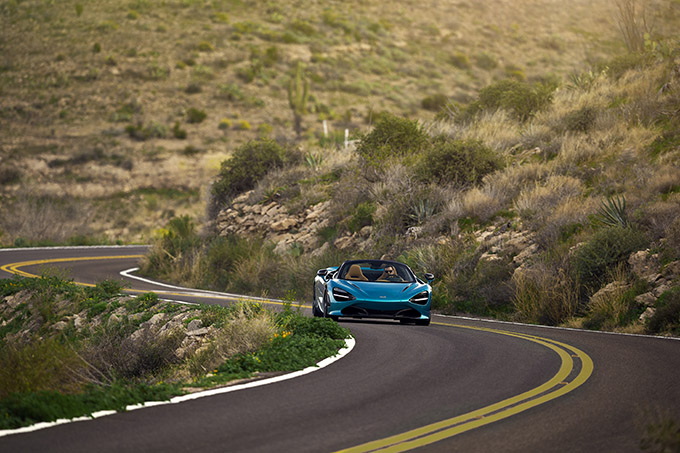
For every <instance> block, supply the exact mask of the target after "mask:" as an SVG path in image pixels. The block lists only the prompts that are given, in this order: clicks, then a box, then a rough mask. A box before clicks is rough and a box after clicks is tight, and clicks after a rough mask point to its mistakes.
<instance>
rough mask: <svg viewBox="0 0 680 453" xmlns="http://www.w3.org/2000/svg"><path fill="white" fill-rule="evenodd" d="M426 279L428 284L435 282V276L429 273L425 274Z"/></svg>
mask: <svg viewBox="0 0 680 453" xmlns="http://www.w3.org/2000/svg"><path fill="white" fill-rule="evenodd" d="M425 279H426V280H427V283H432V281H433V280H434V274H430V273H429V272H428V273H426V274H425Z"/></svg>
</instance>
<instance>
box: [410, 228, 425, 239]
mask: <svg viewBox="0 0 680 453" xmlns="http://www.w3.org/2000/svg"><path fill="white" fill-rule="evenodd" d="M422 233H423V227H421V226H412V227H408V229H407V230H406V239H407V240H413V239H418V236H420V235H421V234H422Z"/></svg>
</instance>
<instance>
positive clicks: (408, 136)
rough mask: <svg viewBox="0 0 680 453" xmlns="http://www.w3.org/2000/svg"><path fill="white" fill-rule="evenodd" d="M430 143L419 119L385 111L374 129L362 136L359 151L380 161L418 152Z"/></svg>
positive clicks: (361, 154)
mask: <svg viewBox="0 0 680 453" xmlns="http://www.w3.org/2000/svg"><path fill="white" fill-rule="evenodd" d="M428 145H429V141H428V136H427V134H426V133H425V132H424V131H423V128H422V126H421V125H420V124H419V123H418V121H411V120H409V119H407V118H400V117H398V116H395V115H392V114H389V113H385V114H381V115H380V117H379V119H378V122H377V123H376V125H375V127H374V128H373V130H372V131H371V132H369V133H368V134H366V135H364V136H362V137H361V141H360V142H359V145H358V146H357V153H359V155H360V156H361V157H363V158H364V159H365V160H366V161H368V162H371V163H380V162H381V161H383V160H385V159H387V158H389V157H392V156H405V155H407V154H411V153H418V152H420V151H421V150H422V149H423V148H425V147H426V146H428Z"/></svg>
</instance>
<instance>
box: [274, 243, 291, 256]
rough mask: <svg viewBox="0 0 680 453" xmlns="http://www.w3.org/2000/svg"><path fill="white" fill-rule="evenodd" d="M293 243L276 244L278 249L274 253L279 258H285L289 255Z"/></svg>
mask: <svg viewBox="0 0 680 453" xmlns="http://www.w3.org/2000/svg"><path fill="white" fill-rule="evenodd" d="M291 246H292V243H288V242H286V241H279V242H278V243H277V244H276V247H274V253H276V254H277V255H279V256H284V255H286V254H288V252H289V251H290V249H291V248H292V247H291Z"/></svg>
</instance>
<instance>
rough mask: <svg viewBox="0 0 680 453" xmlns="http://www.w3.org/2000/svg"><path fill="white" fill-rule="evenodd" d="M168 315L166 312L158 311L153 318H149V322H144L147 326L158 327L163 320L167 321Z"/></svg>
mask: <svg viewBox="0 0 680 453" xmlns="http://www.w3.org/2000/svg"><path fill="white" fill-rule="evenodd" d="M166 316H167V315H166V314H165V313H156V314H155V315H153V316H152V317H151V319H149V320H148V321H147V322H145V323H144V324H145V325H146V326H149V327H151V328H152V329H153V328H156V327H158V325H159V324H160V323H162V322H163V321H165V318H166Z"/></svg>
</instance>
